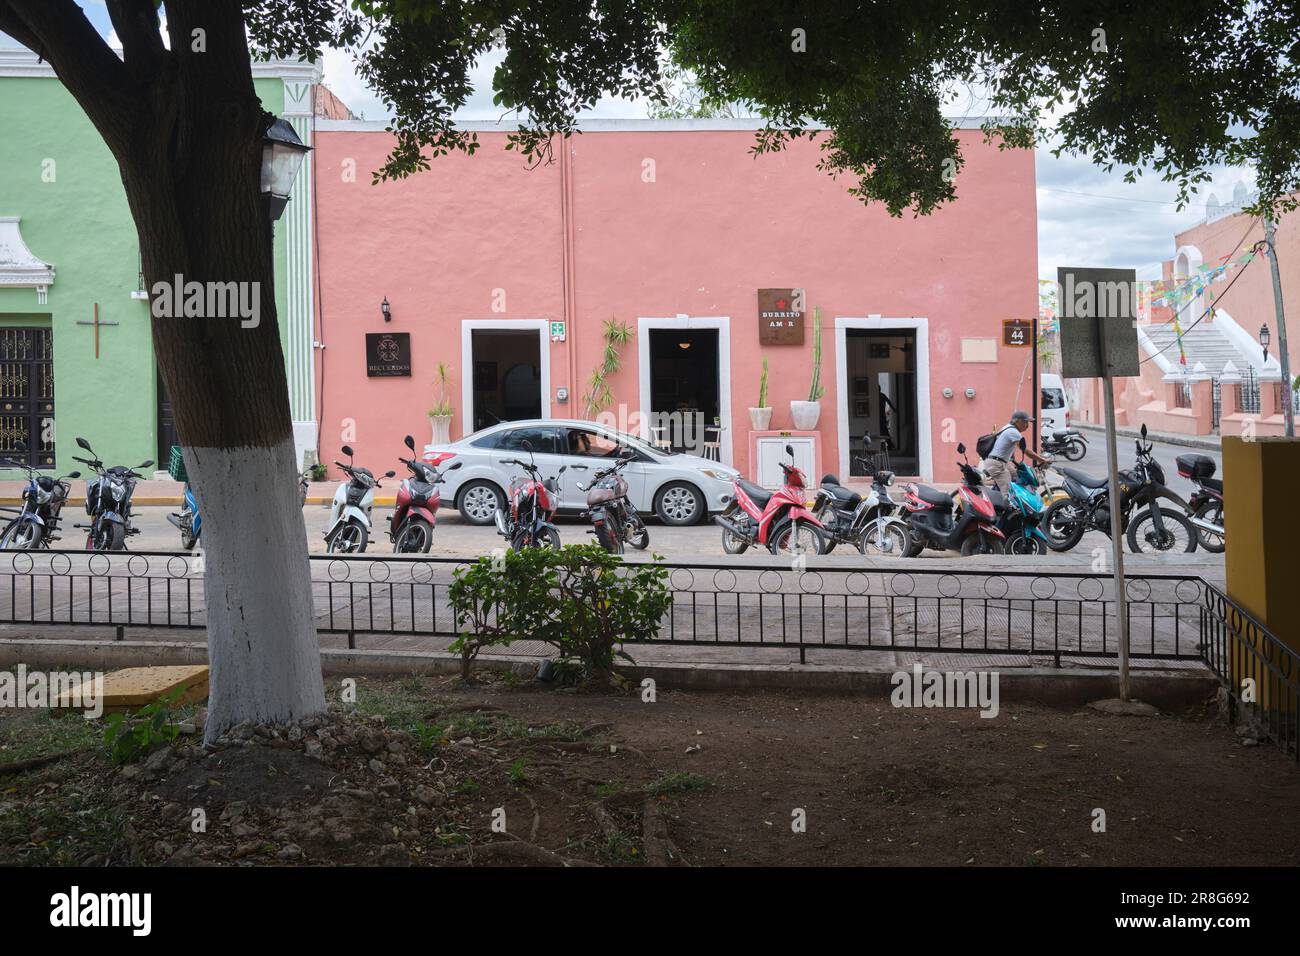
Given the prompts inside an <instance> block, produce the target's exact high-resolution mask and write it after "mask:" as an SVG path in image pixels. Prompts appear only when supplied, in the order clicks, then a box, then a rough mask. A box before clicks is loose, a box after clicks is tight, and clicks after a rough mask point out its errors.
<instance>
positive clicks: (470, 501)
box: [456, 479, 505, 525]
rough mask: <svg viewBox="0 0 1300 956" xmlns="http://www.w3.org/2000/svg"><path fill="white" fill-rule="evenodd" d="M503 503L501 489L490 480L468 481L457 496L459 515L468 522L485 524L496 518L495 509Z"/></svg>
mask: <svg viewBox="0 0 1300 956" xmlns="http://www.w3.org/2000/svg"><path fill="white" fill-rule="evenodd" d="M504 504H505V496H504V495H502V494H501V489H500V488H498V487H497V486H496V485H495V484H493V483H492V482H490V481H486V480H483V479H479V480H477V481H471V482H468V483H467V484H466V485H465V487H464V488H462V489H461V490H460V494H459V495H458V496H457V500H456V507H458V508H459V509H460V516H461V517H462V518H464V519H465V520H466V521H467V522H469V523H470V524H477V525H487V524H491V523H492V522H493V521H495V520H496V513H497V509H498V508H500V507H502V506H503V505H504Z"/></svg>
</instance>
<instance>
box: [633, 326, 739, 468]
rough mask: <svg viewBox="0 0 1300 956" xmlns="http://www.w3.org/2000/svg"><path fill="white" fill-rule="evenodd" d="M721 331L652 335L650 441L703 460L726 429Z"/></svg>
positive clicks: (658, 332) (665, 331)
mask: <svg viewBox="0 0 1300 956" xmlns="http://www.w3.org/2000/svg"><path fill="white" fill-rule="evenodd" d="M718 335H719V332H718V330H717V329H681V330H678V329H653V328H652V329H650V330H649V337H650V362H649V377H650V409H649V410H650V412H651V413H652V415H651V422H650V427H651V437H652V438H653V439H654V440H656V441H660V442H666V443H667V444H669V445H670V446H671V448H672V450H673V451H675V452H687V453H690V454H696V455H698V454H701V453H702V451H703V449H704V443H705V442H713V441H716V440H717V437H718V435H719V434H720V426H721V425H722V403H721V388H720V386H719V382H720V366H719V364H718V363H719V344H718Z"/></svg>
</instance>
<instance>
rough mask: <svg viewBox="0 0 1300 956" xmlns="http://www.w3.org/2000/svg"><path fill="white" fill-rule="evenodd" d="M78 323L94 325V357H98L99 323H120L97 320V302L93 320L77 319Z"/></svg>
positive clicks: (117, 323)
mask: <svg viewBox="0 0 1300 956" xmlns="http://www.w3.org/2000/svg"><path fill="white" fill-rule="evenodd" d="M77 324H78V325H93V326H94V327H95V358H99V327H100V326H101V325H120V324H121V323H119V322H101V321H99V303H98V302H96V303H95V318H94V321H91V322H87V321H86V320H85V319H78V320H77Z"/></svg>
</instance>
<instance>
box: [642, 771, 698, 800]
mask: <svg viewBox="0 0 1300 956" xmlns="http://www.w3.org/2000/svg"><path fill="white" fill-rule="evenodd" d="M712 786H713V781H712V780H710V779H709V778H708V777H702V776H700V775H699V774H698V773H691V772H690V771H688V770H674V771H673V772H672V773H666V774H664V775H663V776H662V777H660V778H659V779H658V780H652V781H651V782H650V783H647V784H646V785H645V792H646V793H648V794H650V796H652V797H671V796H676V795H678V794H682V793H689V792H691V791H693V790H708V789H709V788H710V787H712Z"/></svg>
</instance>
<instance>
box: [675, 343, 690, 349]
mask: <svg viewBox="0 0 1300 956" xmlns="http://www.w3.org/2000/svg"><path fill="white" fill-rule="evenodd" d="M677 347H678V348H679V349H688V348H690V347H691V343H690V342H678V343H677Z"/></svg>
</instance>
